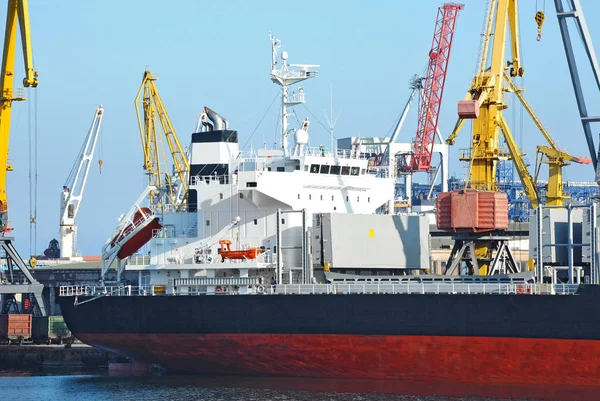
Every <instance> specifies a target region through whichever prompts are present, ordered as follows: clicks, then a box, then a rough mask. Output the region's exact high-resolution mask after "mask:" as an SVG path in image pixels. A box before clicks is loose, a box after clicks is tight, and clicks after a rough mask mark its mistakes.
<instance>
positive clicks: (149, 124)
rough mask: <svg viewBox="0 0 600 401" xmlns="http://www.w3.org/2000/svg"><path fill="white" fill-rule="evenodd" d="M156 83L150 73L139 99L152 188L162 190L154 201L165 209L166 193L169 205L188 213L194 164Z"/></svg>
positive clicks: (147, 168)
mask: <svg viewBox="0 0 600 401" xmlns="http://www.w3.org/2000/svg"><path fill="white" fill-rule="evenodd" d="M156 80H157V78H156V77H154V76H152V74H151V73H150V71H148V70H146V71H145V72H144V77H143V79H142V84H141V86H140V89H139V91H138V93H137V96H136V98H135V106H136V112H137V118H138V125H139V128H140V136H141V139H142V147H143V149H144V170H146V171H147V174H148V177H149V185H150V186H153V187H156V188H158V189H159V191H158V192H156V191H152V192H150V201H151V204H152V205H157V204H160V206H161V208H164V200H163V198H162V195H161V194H162V193H164V194H165V195H166V197H167V201H168V203H169V204H171V205H176V206H177V207H178V208H180V209H181V210H185V205H186V203H187V177H188V176H189V171H190V163H189V161H188V159H187V158H186V156H185V151H184V150H183V148H182V146H181V143H180V142H179V139H178V137H177V134H176V133H175V129H174V128H173V124H172V123H171V119H170V118H169V115H168V113H167V110H166V108H165V105H164V103H163V101H162V99H161V97H160V95H159V94H158V89H157V88H156V85H155V83H154V82H155V81H156ZM142 94H143V97H142V99H141V102H140V95H142ZM140 103H141V105H142V109H143V111H142V112H140V107H139V105H140ZM142 115H143V119H142ZM157 120H158V123H157ZM157 125H160V128H161V129H162V131H163V133H164V138H165V140H166V142H167V146H168V148H169V153H170V154H171V157H172V159H173V169H174V171H175V177H171V175H170V168H169V165H168V161H167V156H166V150H165V149H164V147H163V142H162V136H161V135H159V133H157ZM175 187H177V188H175ZM177 194H181V197H178V195H177Z"/></svg>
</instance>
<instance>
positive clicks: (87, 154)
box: [60, 105, 104, 260]
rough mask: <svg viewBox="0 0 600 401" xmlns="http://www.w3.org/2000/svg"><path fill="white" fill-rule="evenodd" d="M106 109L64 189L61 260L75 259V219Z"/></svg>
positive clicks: (95, 122) (99, 110)
mask: <svg viewBox="0 0 600 401" xmlns="http://www.w3.org/2000/svg"><path fill="white" fill-rule="evenodd" d="M103 115H104V108H103V107H102V105H100V106H99V107H98V108H97V109H96V111H95V113H94V120H93V121H92V125H91V127H90V130H89V132H88V134H87V137H86V138H85V141H84V142H83V146H82V147H81V150H80V152H79V155H78V156H77V159H76V160H75V163H74V164H73V167H72V168H71V172H70V173H69V176H68V177H67V181H66V183H65V185H64V186H63V187H62V194H61V202H60V258H61V259H69V260H71V259H72V258H73V252H74V250H75V244H76V241H77V226H76V225H75V217H77V212H78V211H79V206H80V205H81V199H82V197H83V190H84V189H85V184H86V182H87V177H88V173H89V171H90V166H91V164H92V159H93V158H94V151H95V150H96V142H97V141H98V135H99V134H100V125H101V124H102V116H103Z"/></svg>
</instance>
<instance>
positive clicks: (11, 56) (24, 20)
mask: <svg viewBox="0 0 600 401" xmlns="http://www.w3.org/2000/svg"><path fill="white" fill-rule="evenodd" d="M17 25H18V26H19V28H20V32H21V42H22V47H23V61H24V64H25V78H24V79H23V85H24V86H25V87H33V88H35V87H36V86H37V84H38V80H37V77H38V73H37V72H36V71H35V70H34V69H33V55H32V52H31V36H30V30H29V7H28V4H27V0H9V1H8V10H7V13H6V30H5V33H4V52H3V54H2V71H1V72H0V75H1V77H0V80H1V82H0V85H1V86H2V98H0V166H1V168H0V232H1V233H2V234H3V235H4V234H5V233H7V232H8V231H10V230H11V229H10V227H9V224H8V197H7V193H6V172H7V171H12V169H13V168H12V165H11V164H10V162H9V160H8V143H9V139H10V117H11V111H12V102H15V101H22V100H25V96H24V91H23V90H22V89H16V88H14V87H13V86H14V78H15V72H16V71H15V58H16V50H17V49H16V46H17Z"/></svg>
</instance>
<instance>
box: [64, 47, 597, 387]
mask: <svg viewBox="0 0 600 401" xmlns="http://www.w3.org/2000/svg"><path fill="white" fill-rule="evenodd" d="M271 45H272V68H271V79H272V81H273V82H274V83H276V84H278V85H279V86H281V89H282V95H281V116H282V117H281V118H282V121H281V143H282V148H281V149H271V150H267V149H259V150H258V151H255V152H254V151H251V152H242V151H240V148H239V145H238V134H237V131H235V130H231V129H229V122H228V121H227V120H226V119H224V118H223V117H222V116H220V115H219V114H218V113H216V112H215V111H213V110H211V109H209V108H208V107H206V108H205V109H204V113H203V116H201V121H202V123H201V124H199V125H198V126H199V129H198V130H197V131H198V132H195V133H193V134H192V141H191V142H192V145H191V155H190V161H191V162H190V175H189V190H188V196H187V206H186V210H185V211H181V210H177V209H180V208H178V207H174V208H171V209H164V210H163V212H162V213H160V214H154V213H147V214H148V219H146V220H144V221H148V222H149V223H147V224H152V226H151V227H153V228H152V231H151V232H150V231H142V230H143V227H146V226H143V227H142V225H140V224H133V226H131V227H133V228H135V229H134V230H133V231H127V229H126V227H129V226H128V225H127V224H124V225H123V226H122V228H121V231H119V232H118V233H117V234H116V236H115V235H113V236H111V237H110V238H109V240H108V242H107V244H108V245H107V247H106V251H107V252H106V255H105V256H106V261H105V262H106V263H107V265H108V266H109V265H110V263H112V262H113V261H114V260H117V261H118V264H119V271H121V270H122V269H123V268H126V269H127V270H128V271H130V272H132V271H134V272H137V276H138V280H137V282H135V283H123V282H116V283H109V282H104V283H101V284H99V285H98V286H66V287H61V289H60V295H61V296H60V298H59V302H60V307H61V310H62V313H63V316H64V318H65V321H66V322H67V325H68V327H69V329H70V330H71V332H72V333H73V335H74V336H76V337H77V338H78V339H79V340H81V341H83V342H85V343H87V344H90V345H93V346H95V347H99V348H102V349H105V350H109V351H112V352H116V353H119V354H122V355H125V356H128V357H131V358H133V359H135V360H137V361H140V362H147V363H155V364H159V365H161V366H162V367H163V368H165V369H167V370H168V371H172V372H184V373H190V372H195V373H199V374H240V375H280V376H302V377H325V378H354V379H357V378H361V379H398V380H411V381H419V382H422V381H438V382H441V381H452V382H471V383H508V384H510V383H519V384H537V385H544V384H547V383H557V382H560V383H563V384H565V385H573V386H600V311H599V310H598V308H597V306H596V305H597V304H598V301H600V286H596V285H587V284H580V283H576V284H560V283H557V282H548V283H545V282H540V281H539V280H536V279H535V274H534V272H533V271H529V270H527V271H522V272H516V273H515V272H514V267H515V266H514V263H513V265H512V267H511V269H508V267H507V266H508V265H509V263H508V262H507V261H502V260H499V261H497V262H498V263H497V265H498V266H499V269H498V271H497V272H496V273H497V274H495V275H490V276H472V275H463V274H462V271H461V272H459V274H458V275H454V276H448V275H434V274H429V273H430V272H429V268H430V253H431V249H430V244H429V222H428V217H427V216H424V215H420V214H402V215H394V214H393V213H388V212H389V211H390V210H393V205H394V197H395V196H394V195H395V194H394V182H395V177H394V172H393V169H390V167H389V166H390V165H391V164H392V163H390V161H389V160H385V157H384V158H383V160H382V159H381V158H374V157H373V156H374V155H371V154H369V153H368V152H364V151H363V150H362V148H361V147H360V144H359V143H353V145H352V146H351V148H349V149H339V150H337V151H333V150H327V149H325V148H324V147H322V146H320V147H318V148H312V147H310V146H309V133H308V130H309V125H310V121H309V120H308V119H306V120H304V121H302V122H301V125H300V127H299V128H298V129H296V130H292V129H289V127H288V121H287V118H288V116H289V115H290V112H291V111H290V110H288V108H289V107H292V106H295V105H299V104H303V103H304V102H305V93H304V90H303V89H301V88H299V89H298V90H297V91H294V92H291V87H292V86H293V85H295V84H297V83H299V82H302V81H304V80H307V79H310V78H314V77H317V76H318V72H317V71H316V68H317V67H318V66H315V65H305V64H288V62H287V59H288V54H287V53H286V52H283V53H282V54H281V60H279V59H278V49H279V47H280V42H279V41H278V40H276V39H275V38H273V37H271ZM280 61H281V62H280ZM289 136H290V137H293V138H294V139H295V144H294V146H288V137H289ZM388 154H389V153H388ZM384 155H385V153H384ZM150 190H153V189H148V190H147V191H146V192H145V194H147V192H148V191H150ZM143 195H144V194H143ZM143 198H144V197H143V196H142V197H141V198H140V201H139V202H138V204H136V206H135V207H134V208H132V211H131V213H130V215H131V216H135V212H136V211H139V210H145V209H143V207H144V206H142V202H141V200H142V199H143ZM169 210H172V211H169ZM157 218H158V220H157ZM150 222H152V223H150ZM138 223H139V222H138ZM130 224H131V223H130ZM137 227H140V228H139V230H140V231H136V230H137V229H138V228H137ZM123 230H125V231H123ZM148 230H150V229H148ZM138 232H141V233H142V234H139V237H137V238H138V239H139V238H143V240H144V241H147V244H146V245H145V246H146V248H145V250H144V253H143V254H138V255H131V254H130V253H131V248H129V247H125V246H124V247H122V248H120V247H118V246H116V245H115V244H117V243H118V241H116V242H115V241H114V239H118V240H119V241H122V243H123V245H126V242H127V241H126V240H127V238H129V237H128V235H133V236H136V235H137V234H136V233H138ZM148 232H150V233H151V235H147V234H148ZM119 233H120V234H119ZM139 242H143V241H141V240H140V241H138V240H136V241H135V247H134V248H138V247H139ZM125 248H127V250H128V251H127V252H126V254H122V255H121V256H123V258H122V259H121V258H120V257H119V252H120V250H121V249H125Z"/></svg>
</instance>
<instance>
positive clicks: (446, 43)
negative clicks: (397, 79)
mask: <svg viewBox="0 0 600 401" xmlns="http://www.w3.org/2000/svg"><path fill="white" fill-rule="evenodd" d="M464 7H465V6H464V4H458V3H445V4H444V5H442V6H441V7H439V8H438V14H437V19H436V23H435V30H434V32H433V43H432V44H431V50H430V51H429V63H428V65H427V73H426V75H425V77H424V78H423V94H422V96H421V103H420V104H419V122H418V125H417V135H416V137H415V142H414V154H413V156H412V158H411V163H410V170H411V171H429V170H430V168H431V157H432V155H433V143H434V140H435V134H436V131H437V126H438V117H439V115H440V107H441V105H442V95H443V93H444V83H445V82H446V72H447V71H448V60H449V59H450V49H451V48H452V38H453V37H454V27H455V26H456V17H458V12H459V11H460V10H462V9H463V8H464Z"/></svg>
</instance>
